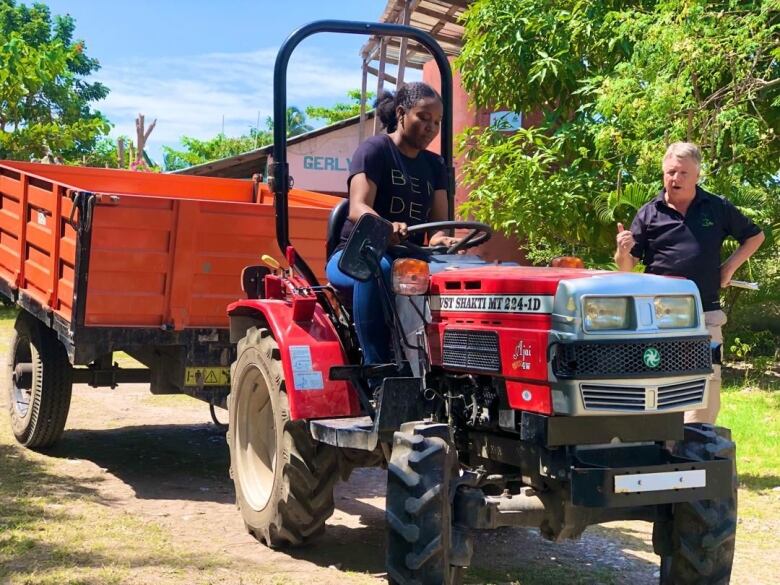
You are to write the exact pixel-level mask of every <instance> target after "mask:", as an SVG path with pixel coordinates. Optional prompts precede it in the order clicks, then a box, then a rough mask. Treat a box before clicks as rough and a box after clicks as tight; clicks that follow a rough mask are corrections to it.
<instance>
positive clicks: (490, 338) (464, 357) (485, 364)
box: [442, 329, 501, 372]
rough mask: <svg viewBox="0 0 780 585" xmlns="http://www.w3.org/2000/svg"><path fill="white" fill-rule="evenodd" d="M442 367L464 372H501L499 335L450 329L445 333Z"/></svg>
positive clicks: (492, 332) (490, 332)
mask: <svg viewBox="0 0 780 585" xmlns="http://www.w3.org/2000/svg"><path fill="white" fill-rule="evenodd" d="M442 365H444V366H450V367H453V368H462V369H464V370H482V371H485V372H500V371H501V357H500V355H499V352H498V333H496V332H495V331H465V330H458V329H448V330H447V331H445V332H444V351H443V355H442Z"/></svg>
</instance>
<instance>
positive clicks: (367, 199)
mask: <svg viewBox="0 0 780 585" xmlns="http://www.w3.org/2000/svg"><path fill="white" fill-rule="evenodd" d="M375 199H376V184H375V183H374V181H372V180H371V179H369V178H368V177H367V176H366V174H365V173H358V174H357V175H354V176H353V177H352V179H351V180H350V181H349V220H350V221H352V222H355V221H357V220H358V219H360V216H361V215H363V214H364V213H371V214H373V215H377V212H376V211H374V200H375Z"/></svg>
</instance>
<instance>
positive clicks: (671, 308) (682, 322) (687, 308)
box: [653, 296, 696, 329]
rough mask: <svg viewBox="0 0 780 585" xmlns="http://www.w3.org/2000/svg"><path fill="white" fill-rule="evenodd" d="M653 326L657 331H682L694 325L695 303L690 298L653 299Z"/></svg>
mask: <svg viewBox="0 0 780 585" xmlns="http://www.w3.org/2000/svg"><path fill="white" fill-rule="evenodd" d="M653 304H655V324H656V325H657V326H658V328H659V329H683V328H685V327H694V326H695V325H696V301H695V299H694V298H693V297H692V296H676V297H655V299H654V300H653Z"/></svg>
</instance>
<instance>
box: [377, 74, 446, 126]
mask: <svg viewBox="0 0 780 585" xmlns="http://www.w3.org/2000/svg"><path fill="white" fill-rule="evenodd" d="M425 98H437V99H438V100H440V101H441V96H440V95H439V94H438V92H437V91H436V90H435V89H433V88H432V87H431V86H430V85H428V84H427V83H423V82H422V81H414V82H412V83H405V84H404V85H402V86H401V87H400V89H398V91H396V92H395V94H393V93H391V92H389V91H385V92H383V93H382V95H380V96H379V97H378V98H377V99H376V101H375V102H374V108H376V112H377V115H378V116H379V119H380V120H381V121H382V127H383V128H387V131H388V133H389V132H395V130H396V128H398V116H397V115H396V108H398V106H401V107H402V108H403V109H404V110H406V111H409V110H411V109H412V108H413V107H414V105H415V104H416V103H417V102H419V101H420V100H422V99H425Z"/></svg>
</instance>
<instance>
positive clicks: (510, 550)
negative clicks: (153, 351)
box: [0, 385, 778, 585]
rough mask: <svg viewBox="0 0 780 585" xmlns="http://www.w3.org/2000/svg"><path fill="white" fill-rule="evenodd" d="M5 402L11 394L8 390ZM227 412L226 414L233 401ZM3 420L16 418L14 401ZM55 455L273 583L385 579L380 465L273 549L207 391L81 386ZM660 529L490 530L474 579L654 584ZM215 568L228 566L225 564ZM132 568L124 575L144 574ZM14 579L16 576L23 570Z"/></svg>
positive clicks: (176, 532)
mask: <svg viewBox="0 0 780 585" xmlns="http://www.w3.org/2000/svg"><path fill="white" fill-rule="evenodd" d="M0 401H2V402H5V401H6V396H5V393H4V392H3V393H2V398H0ZM217 412H218V414H221V416H222V417H223V418H225V417H226V413H225V412H224V411H219V410H218V411H217ZM0 425H3V426H5V427H6V428H7V426H8V422H7V417H6V415H5V405H3V408H2V420H1V421H0ZM46 460H47V464H51V466H52V469H54V470H55V472H56V473H57V474H59V475H62V476H64V477H67V478H68V479H69V480H70V481H74V482H76V483H79V482H80V483H83V484H84V485H89V487H90V488H91V489H94V490H96V492H97V494H98V496H99V497H100V500H101V502H103V503H104V504H105V505H106V506H109V507H111V508H113V509H115V510H117V511H118V512H119V511H121V513H123V514H131V515H133V516H135V517H137V518H140V519H141V520H142V521H143V522H149V523H155V524H157V525H159V526H160V527H161V529H162V530H164V531H166V532H168V533H169V534H171V535H173V538H174V541H175V543H176V546H177V547H179V548H181V549H182V550H184V551H187V552H188V553H191V554H194V555H198V554H201V553H202V554H206V553H208V554H210V555H214V554H216V555H218V557H219V558H221V559H224V561H225V567H228V566H230V567H234V566H236V564H238V565H240V566H243V567H247V569H249V568H251V567H254V568H256V569H258V570H260V571H262V572H263V573H264V574H269V572H270V574H272V575H276V576H277V577H278V579H277V578H276V577H275V580H272V581H268V582H270V583H284V584H287V583H307V584H313V583H344V582H350V583H366V584H369V583H383V582H385V581H384V572H383V571H384V562H383V557H384V540H385V535H384V511H383V506H384V488H385V476H384V473H383V472H382V471H381V470H375V469H363V470H357V471H355V472H354V474H353V476H352V478H351V479H350V481H349V482H348V483H342V484H340V485H339V486H338V488H337V493H336V512H335V514H334V515H333V517H332V518H331V519H330V520H329V522H328V528H327V532H326V535H325V537H324V538H323V539H321V540H320V541H319V542H318V543H317V544H316V545H313V546H309V547H305V548H301V549H294V550H290V551H273V550H270V549H268V548H266V547H264V546H262V545H260V544H259V543H258V542H257V541H255V540H254V539H253V538H252V537H251V536H249V535H248V534H247V533H246V532H245V530H244V526H243V523H242V521H241V517H240V515H239V513H238V511H237V510H236V508H235V504H234V495H233V486H232V482H231V480H230V478H229V476H228V467H229V457H228V449H227V446H226V444H225V437H224V431H223V430H221V429H220V428H219V427H216V426H215V425H214V424H213V423H212V422H211V420H210V416H209V413H208V408H207V406H206V405H205V404H203V403H201V402H198V401H195V400H192V399H189V398H186V397H178V396H165V397H155V396H152V395H151V394H150V393H149V391H148V387H147V386H144V385H128V386H124V387H122V388H119V389H116V390H109V389H92V388H88V387H84V386H79V387H77V388H76V389H75V391H74V397H73V404H72V407H71V412H70V417H69V419H68V424H67V429H66V432H65V435H64V437H63V439H62V441H61V443H60V444H59V445H58V446H57V447H56V448H55V449H54V450H52V451H51V452H49V453H47V456H46ZM96 477H100V481H96V480H95V478H96ZM650 530H651V527H650V525H648V524H645V523H640V522H626V523H613V524H610V525H607V526H606V527H598V528H595V529H589V530H588V531H587V532H586V533H585V535H584V537H583V538H582V539H581V540H579V541H576V542H567V543H563V544H553V543H548V542H546V541H544V540H543V539H541V538H540V537H539V536H538V534H537V532H536V531H534V530H526V529H505V530H501V531H496V532H488V533H484V534H479V535H477V537H476V538H475V555H474V567H473V568H472V569H470V570H469V573H468V574H467V581H468V582H471V583H509V582H512V583H519V584H521V585H526V584H528V585H533V584H546V583H559V584H569V583H582V584H594V585H595V584H602V583H615V584H632V585H650V584H654V583H657V580H658V566H657V560H656V557H655V556H654V555H653V553H652V547H651V545H650V535H651V532H650ZM752 561H753V559H751V558H749V557H743V556H741V555H738V558H737V566H736V568H735V573H736V574H737V575H739V577H736V576H735V579H734V580H733V581H732V582H733V583H737V584H739V585H747V584H752V583H762V584H766V583H770V582H772V581H767V580H765V579H766V578H767V577H766V576H764V577H761V576H760V575H761V573H759V574H758V576H757V578H758V579H761V580H757V581H756V580H753V576H751V575H753V573H751V569H750V565H752V564H753V562H752ZM213 570H214V571H215V574H219V570H220V567H216V568H214V569H213ZM225 570H227V569H225ZM0 574H2V572H0ZM130 575H131V576H130V580H129V581H125V580H122V582H132V583H144V582H145V581H144V580H143V578H141V577H140V576H139V577H137V578H136V577H133V576H132V575H133V574H132V573H131V574H130ZM139 575H141V573H139ZM754 576H755V575H754ZM10 579H11V581H9V582H13V583H15V582H16V581H14V580H13V571H11V574H10ZM171 582H180V581H176V580H175V579H174V580H173V581H171ZM181 582H183V581H181ZM208 582H212V581H208ZM213 582H219V583H223V582H225V583H228V582H235V583H239V580H234V579H227V580H224V581H223V580H220V579H215V581H213ZM240 582H241V583H254V582H255V581H250V580H241V581H240ZM262 582H263V583H265V582H267V581H265V580H263V581H262ZM774 582H778V581H774Z"/></svg>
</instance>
